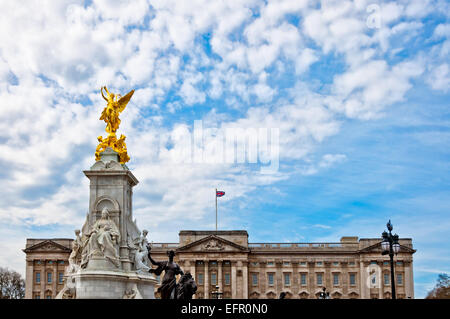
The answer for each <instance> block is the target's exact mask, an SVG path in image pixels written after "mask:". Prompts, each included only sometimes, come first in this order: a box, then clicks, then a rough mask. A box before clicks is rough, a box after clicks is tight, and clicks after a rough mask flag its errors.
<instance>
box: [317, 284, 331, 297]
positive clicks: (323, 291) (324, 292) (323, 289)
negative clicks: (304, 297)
mask: <svg viewBox="0 0 450 319" xmlns="http://www.w3.org/2000/svg"><path fill="white" fill-rule="evenodd" d="M319 299H330V293H329V292H327V288H325V287H323V288H322V291H321V292H320V293H319Z"/></svg>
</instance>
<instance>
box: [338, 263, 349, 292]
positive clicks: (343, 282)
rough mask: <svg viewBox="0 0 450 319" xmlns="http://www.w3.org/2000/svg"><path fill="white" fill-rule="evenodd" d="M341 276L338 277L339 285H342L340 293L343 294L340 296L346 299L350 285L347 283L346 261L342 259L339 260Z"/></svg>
mask: <svg viewBox="0 0 450 319" xmlns="http://www.w3.org/2000/svg"><path fill="white" fill-rule="evenodd" d="M341 271H342V272H341V274H342V275H341V277H342V278H339V279H340V281H341V287H342V294H343V296H342V298H343V299H344V298H345V299H347V298H348V291H349V286H350V283H349V278H348V277H349V276H350V275H349V273H348V261H343V262H341Z"/></svg>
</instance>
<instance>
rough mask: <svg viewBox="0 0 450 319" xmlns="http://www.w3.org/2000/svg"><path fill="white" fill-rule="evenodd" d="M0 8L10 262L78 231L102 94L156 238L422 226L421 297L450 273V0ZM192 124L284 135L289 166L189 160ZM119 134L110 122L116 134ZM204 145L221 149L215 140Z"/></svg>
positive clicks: (282, 155)
mask: <svg viewBox="0 0 450 319" xmlns="http://www.w3.org/2000/svg"><path fill="white" fill-rule="evenodd" d="M0 4H1V8H2V10H1V13H0V33H1V39H2V40H1V42H0V154H1V155H0V164H1V168H2V169H1V170H0V185H1V188H2V190H1V202H2V203H1V205H0V266H8V267H10V268H12V269H15V270H17V271H19V272H21V273H22V274H24V270H25V262H24V260H25V255H24V253H23V252H22V251H21V249H22V248H23V247H24V246H25V239H26V238H29V237H34V238H48V237H64V238H67V237H72V236H73V229H74V228H79V227H81V225H82V223H83V221H84V216H85V215H86V213H87V209H88V185H89V184H88V179H87V178H86V177H85V176H84V174H83V173H82V170H85V169H88V168H89V167H90V166H91V165H92V164H93V163H94V161H95V159H94V151H95V147H96V143H97V139H96V138H97V136H99V135H101V134H104V127H105V124H104V123H103V122H102V121H99V116H100V113H101V111H102V109H103V107H104V105H105V103H104V101H103V100H102V98H101V96H100V94H99V89H100V87H101V86H103V85H107V86H108V88H110V90H111V91H113V92H117V93H121V94H125V93H127V92H128V91H130V90H131V89H135V90H136V92H135V94H134V96H133V98H132V100H131V102H130V103H129V105H128V106H127V108H126V109H125V111H124V112H123V113H122V115H121V120H122V124H121V126H120V128H119V133H123V134H125V135H126V136H127V140H126V141H127V146H128V152H129V155H130V157H131V161H130V162H129V163H128V166H129V168H130V169H131V170H132V171H133V173H134V175H135V176H136V177H137V178H138V179H139V181H140V183H139V184H138V185H137V186H136V187H135V190H134V204H133V205H134V215H135V217H136V219H137V221H138V225H139V227H141V229H142V228H147V229H148V230H149V231H150V234H149V237H150V240H153V241H154V242H161V241H170V242H176V241H177V240H178V231H179V230H181V229H213V228H214V227H215V206H214V189H215V188H216V187H217V188H219V189H221V190H224V191H225V192H226V195H225V196H224V197H222V198H220V199H219V227H220V229H246V230H248V232H249V236H250V238H249V240H250V241H251V242H310V241H315V242H318V241H331V242H337V241H339V239H340V237H341V236H343V235H350V236H351V235H353V236H359V237H379V236H380V233H381V232H382V231H383V230H384V229H385V224H386V222H387V220H388V219H391V220H392V222H393V224H394V230H395V231H396V232H398V234H399V235H400V236H401V237H411V238H413V240H414V246H415V248H416V249H418V251H417V253H416V254H415V255H414V258H415V261H414V279H415V290H416V297H424V296H425V294H426V292H427V290H429V289H430V288H431V287H432V286H433V285H434V282H435V280H436V278H437V274H438V273H441V272H447V273H450V232H449V230H450V218H449V210H450V188H449V186H450V185H449V184H450V183H449V178H450V170H449V168H450V167H449V159H450V150H449V147H448V146H449V143H450V108H449V101H450V92H449V91H450V90H449V88H450V60H449V51H450V20H449V12H450V7H449V3H448V2H447V1H445V0H442V1H440V0H435V1H433V0H428V1H426V0H417V1H416V0H410V1H396V2H389V1H388V2H383V1H377V0H367V1H366V0H359V1H358V0H355V1H344V0H339V1H333V0H329V1H322V2H319V1H307V0H294V1H282V0H277V1H259V0H254V1H253V0H251V1H232V0H227V1H210V0H209V1H208V0H204V1H203V0H191V1H145V0H139V1H119V0H115V1H110V0H108V1H106V0H98V1H63V0H57V1H56V0H55V1H10V0H2V1H0ZM194 121H202V124H203V127H204V128H209V129H212V130H214V129H215V130H217V131H219V130H220V129H223V128H226V127H238V128H243V129H247V128H276V129H278V130H279V144H278V147H279V167H278V169H277V170H276V171H273V172H272V173H270V174H262V173H261V170H260V167H261V166H263V165H264V163H263V162H262V161H260V159H258V162H257V163H223V162H222V163H221V162H218V163H215V164H211V163H201V161H200V162H199V161H193V162H191V163H189V161H187V162H183V161H181V162H180V161H179V160H177V159H179V158H178V157H179V154H180V149H183V147H184V146H185V144H186V136H188V137H190V136H191V135H192V133H193V130H194ZM104 135H105V134H104ZM201 147H206V146H205V145H203V146H201Z"/></svg>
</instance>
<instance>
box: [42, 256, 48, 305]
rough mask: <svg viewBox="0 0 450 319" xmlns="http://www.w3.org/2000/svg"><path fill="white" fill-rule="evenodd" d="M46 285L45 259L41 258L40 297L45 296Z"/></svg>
mask: <svg viewBox="0 0 450 319" xmlns="http://www.w3.org/2000/svg"><path fill="white" fill-rule="evenodd" d="M46 285H47V259H43V260H42V259H41V299H44V298H45V286H46Z"/></svg>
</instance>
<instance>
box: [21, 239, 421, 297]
mask: <svg viewBox="0 0 450 319" xmlns="http://www.w3.org/2000/svg"><path fill="white" fill-rule="evenodd" d="M150 238H151V234H150ZM28 241H30V247H28V246H29V243H28ZM28 241H27V249H25V250H24V251H25V252H26V253H27V278H26V283H27V285H26V298H32V297H37V296H38V295H39V296H40V297H41V298H44V297H47V296H48V295H50V294H51V295H52V296H54V292H56V291H57V289H58V287H59V284H58V283H55V282H52V283H51V285H52V286H51V287H48V285H50V284H48V283H47V282H44V285H42V286H41V284H39V283H37V282H36V274H37V273H38V272H41V273H42V274H45V275H40V276H48V275H46V274H48V273H49V272H52V273H57V272H59V271H60V269H63V266H62V264H60V263H59V262H58V261H66V260H67V258H68V256H69V252H70V248H68V247H70V241H69V240H67V239H66V240H65V241H66V242H65V243H66V244H67V245H65V244H61V243H60V242H58V241H61V240H57V239H55V240H40V242H42V246H46V245H48V246H49V247H50V245H54V247H55V248H51V249H50V250H48V251H45V250H44V249H42V248H39V247H41V246H40V244H39V243H38V242H33V243H32V242H31V241H39V240H35V239H33V240H28ZM44 242H45V243H46V244H43V243H44ZM53 243H55V244H57V245H58V246H56V245H55V244H53ZM380 243H381V240H380V239H378V238H374V239H369V238H361V239H358V237H342V238H341V240H340V242H337V243H249V242H248V233H247V231H245V230H232V231H217V232H216V231H191V230H182V231H180V233H179V242H178V243H153V244H152V247H153V248H152V257H153V259H155V260H157V261H162V260H167V254H166V252H167V251H168V250H174V251H175V252H176V256H175V262H177V263H178V264H179V265H180V266H181V268H182V269H183V270H184V271H185V272H188V271H189V272H190V273H191V274H192V275H193V276H194V278H195V280H196V282H197V286H198V290H197V294H196V295H195V297H194V298H213V295H214V294H213V293H214V292H215V291H217V289H218V291H219V292H221V293H222V296H223V298H232V299H236V298H245V299H246V298H260V299H265V298H278V296H279V295H280V293H281V292H285V293H286V298H297V299H298V298H310V299H311V298H312V299H315V298H317V297H318V294H319V293H320V292H321V291H322V289H323V287H325V288H326V289H327V291H328V292H329V293H330V297H331V298H365V299H368V298H377V299H382V298H390V292H391V286H390V266H389V257H388V256H383V255H382V254H381V247H380ZM31 244H32V245H31ZM400 244H401V250H400V252H399V254H398V255H397V256H396V257H395V261H396V265H395V276H396V278H395V280H396V291H397V298H414V283H413V264H412V262H413V256H412V255H413V254H414V252H415V250H414V249H413V246H412V240H411V239H400ZM61 246H63V247H65V248H66V249H67V250H64V249H62V247H61ZM56 247H58V248H59V247H61V250H60V252H59V253H57V252H56V251H57V249H56ZM63 256H66V259H62V257H63ZM59 258H61V259H59ZM38 260H41V263H40V264H38V263H37V261H38ZM50 260H51V261H54V262H56V264H57V266H56V268H52V267H55V266H54V264H53V263H52V264H48V262H49V261H50ZM44 265H45V266H44ZM28 267H31V268H28ZM58 267H60V268H58ZM45 279H46V278H45ZM41 281H42V280H41ZM31 283H33V284H31ZM217 286H218V288H217ZM30 287H33V288H30Z"/></svg>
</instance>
